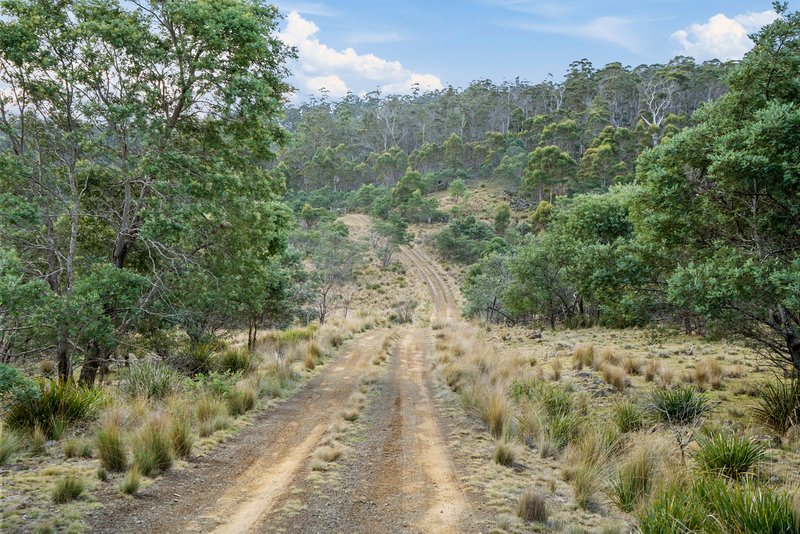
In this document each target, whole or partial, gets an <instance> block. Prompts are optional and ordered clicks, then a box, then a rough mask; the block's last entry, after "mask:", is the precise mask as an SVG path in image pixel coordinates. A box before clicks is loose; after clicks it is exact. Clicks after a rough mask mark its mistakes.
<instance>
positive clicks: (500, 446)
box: [494, 441, 517, 467]
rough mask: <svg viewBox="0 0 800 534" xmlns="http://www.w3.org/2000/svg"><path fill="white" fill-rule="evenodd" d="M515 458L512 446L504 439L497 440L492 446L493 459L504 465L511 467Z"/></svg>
mask: <svg viewBox="0 0 800 534" xmlns="http://www.w3.org/2000/svg"><path fill="white" fill-rule="evenodd" d="M516 460H517V454H516V451H515V450H514V447H513V446H512V445H511V444H510V443H507V442H505V441H498V442H497V443H495V446H494V461H495V462H497V463H498V464H500V465H503V466H505V467H511V466H512V465H514V462H515V461H516Z"/></svg>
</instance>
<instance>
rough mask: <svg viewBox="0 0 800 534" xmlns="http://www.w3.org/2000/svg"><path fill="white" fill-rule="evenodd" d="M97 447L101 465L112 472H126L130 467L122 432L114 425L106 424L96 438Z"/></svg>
mask: <svg viewBox="0 0 800 534" xmlns="http://www.w3.org/2000/svg"><path fill="white" fill-rule="evenodd" d="M95 446H96V447H97V456H98V458H100V464H101V465H102V466H103V467H104V468H106V469H108V470H109V471H112V472H118V471H124V470H125V468H126V467H127V465H128V454H127V452H126V451H125V444H124V441H123V438H122V431H121V430H120V428H119V426H118V425H116V424H114V423H106V424H105V425H104V426H103V427H102V428H101V429H100V430H99V431H98V432H97V435H96V436H95Z"/></svg>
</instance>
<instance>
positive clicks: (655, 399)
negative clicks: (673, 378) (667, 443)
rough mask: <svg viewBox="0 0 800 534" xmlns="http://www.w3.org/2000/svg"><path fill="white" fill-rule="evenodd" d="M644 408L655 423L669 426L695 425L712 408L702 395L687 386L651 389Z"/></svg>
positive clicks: (706, 398)
mask: <svg viewBox="0 0 800 534" xmlns="http://www.w3.org/2000/svg"><path fill="white" fill-rule="evenodd" d="M645 406H646V409H647V411H648V412H649V413H650V415H651V416H652V417H653V418H654V419H655V420H656V421H658V422H661V423H666V424H671V425H687V424H691V423H695V422H697V421H699V420H700V419H701V418H702V417H703V416H705V415H706V414H707V413H708V412H710V411H711V408H712V406H711V403H710V402H709V400H708V397H706V395H705V394H704V393H702V392H700V391H698V390H697V389H695V388H694V387H692V386H688V385H680V386H676V387H673V388H669V389H660V388H657V389H653V390H652V391H651V392H650V393H649V395H648V397H647V401H646V404H645Z"/></svg>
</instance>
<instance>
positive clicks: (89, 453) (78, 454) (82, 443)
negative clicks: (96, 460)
mask: <svg viewBox="0 0 800 534" xmlns="http://www.w3.org/2000/svg"><path fill="white" fill-rule="evenodd" d="M64 456H65V457H67V458H92V457H93V456H94V448H93V447H92V442H91V441H89V440H88V439H83V438H73V439H68V440H66V441H65V442H64Z"/></svg>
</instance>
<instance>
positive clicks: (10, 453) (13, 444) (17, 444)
mask: <svg viewBox="0 0 800 534" xmlns="http://www.w3.org/2000/svg"><path fill="white" fill-rule="evenodd" d="M22 447H23V441H22V438H21V437H20V436H19V434H17V433H16V432H14V431H12V430H9V429H7V428H6V427H5V426H4V425H0V466H4V465H6V464H7V463H9V462H11V460H12V459H13V458H14V457H15V456H16V455H17V454H18V453H19V452H20V451H21V450H22Z"/></svg>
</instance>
